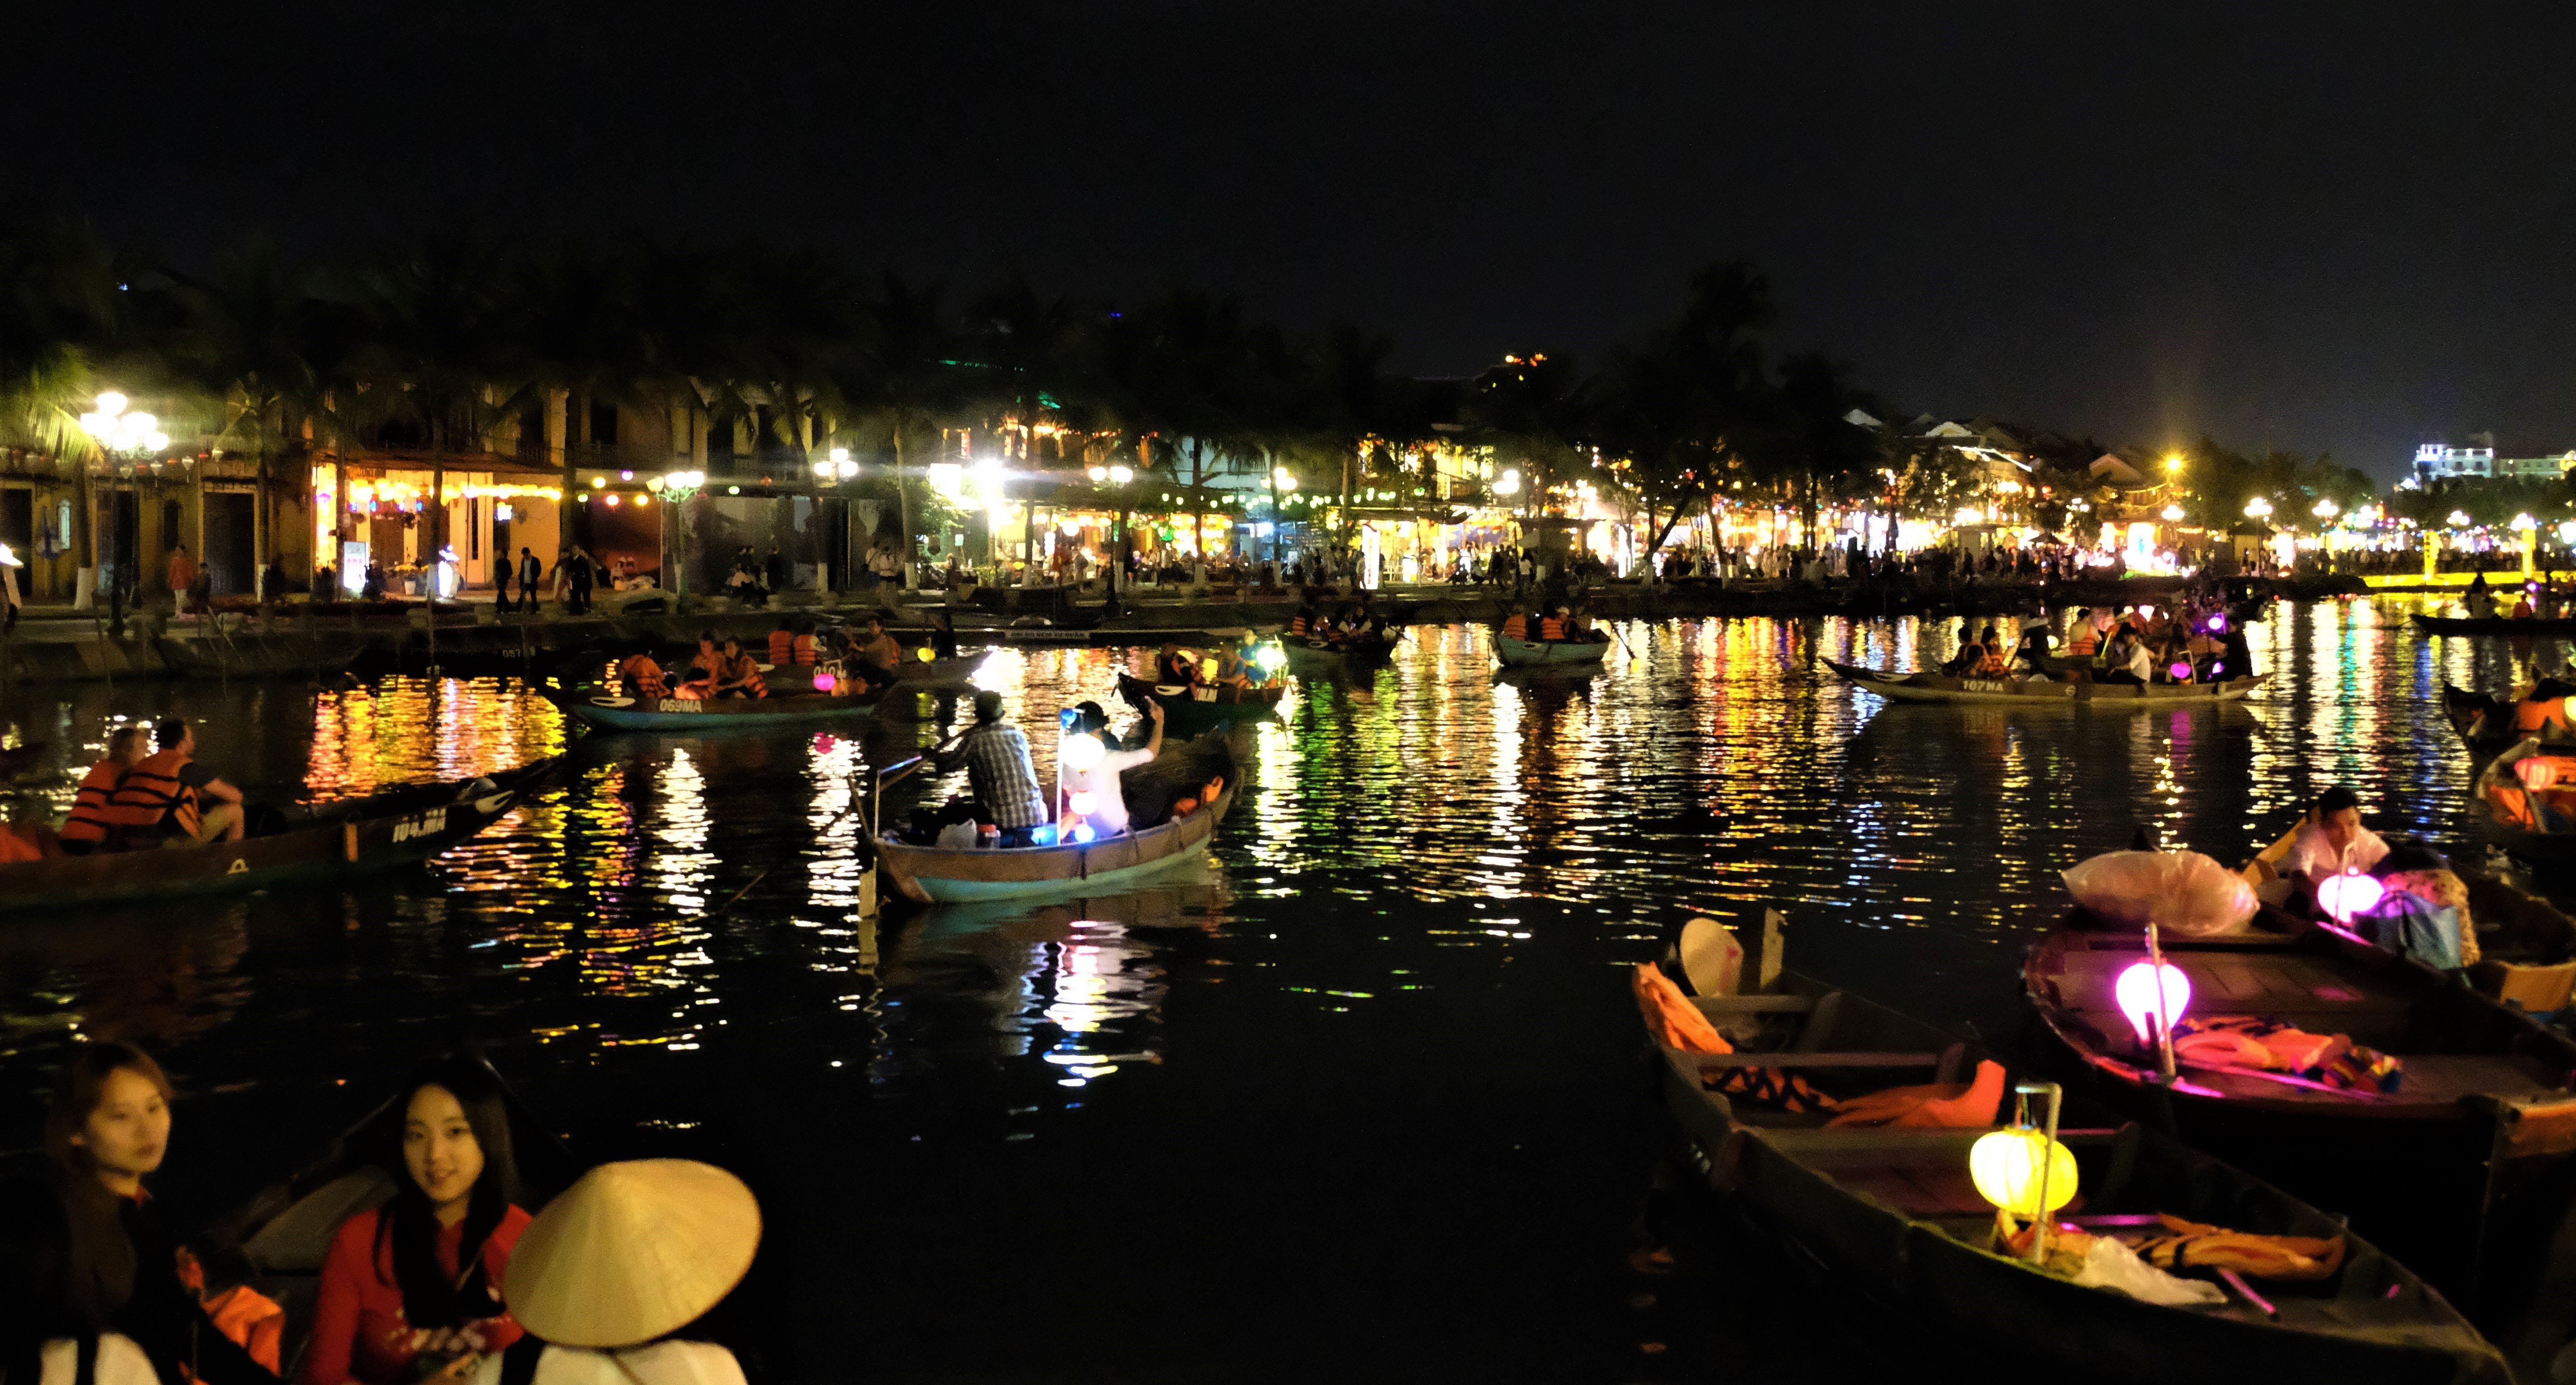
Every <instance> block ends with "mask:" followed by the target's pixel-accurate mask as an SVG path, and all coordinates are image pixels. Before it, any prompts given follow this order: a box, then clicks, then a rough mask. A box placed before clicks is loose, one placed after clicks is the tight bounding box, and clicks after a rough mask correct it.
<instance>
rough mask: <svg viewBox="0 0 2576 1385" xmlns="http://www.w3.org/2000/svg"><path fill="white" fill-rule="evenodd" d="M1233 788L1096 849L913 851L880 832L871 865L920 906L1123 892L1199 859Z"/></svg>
mask: <svg viewBox="0 0 2576 1385" xmlns="http://www.w3.org/2000/svg"><path fill="white" fill-rule="evenodd" d="M909 768H910V766H908V765H906V766H895V767H892V770H890V774H891V775H893V776H894V777H899V776H900V773H902V772H907V771H908V770H909ZM887 782H892V779H891V778H884V779H882V780H881V784H882V783H887ZM1240 787H1241V785H1240V784H1239V783H1238V782H1237V781H1236V780H1235V779H1234V778H1232V777H1228V779H1227V780H1226V784H1225V788H1224V790H1223V791H1222V792H1220V793H1218V794H1217V796H1216V799H1215V801H1214V802H1210V803H1203V804H1201V805H1199V807H1198V808H1197V809H1195V810H1193V811H1192V812H1190V813H1188V814H1187V815H1185V816H1182V817H1179V818H1175V819H1173V820H1172V821H1170V822H1167V823H1164V824H1163V825H1161V826H1160V827H1148V828H1146V829H1145V830H1144V831H1141V832H1134V833H1129V834H1126V835H1123V836H1116V837H1109V838H1105V839H1103V840H1100V841H1096V842H1084V843H1073V842H1068V843H1066V844H1064V845H1062V846H1029V847H1006V848H1001V849H998V850H979V849H974V848H967V849H962V850H961V849H956V848H950V847H936V846H912V845H908V844H906V843H903V842H898V841H896V840H894V839H893V838H892V837H890V836H887V835H885V834H884V833H883V832H879V833H878V835H877V863H878V865H879V866H881V867H882V868H883V869H884V870H885V873H886V878H887V879H888V880H890V881H891V882H892V883H893V884H894V887H895V888H896V889H898V890H900V891H902V892H903V895H904V897H905V898H906V899H910V900H913V901H915V902H917V903H921V904H951V903H972V902H976V901H980V900H991V899H1046V898H1054V897H1059V896H1063V895H1071V894H1097V893H1101V892H1103V891H1108V890H1117V889H1123V888H1126V887H1127V886H1128V885H1130V884H1132V883H1136V882H1141V881H1145V880H1149V879H1151V878H1153V877H1154V876H1157V875H1160V874H1162V873H1163V872H1165V871H1168V870H1170V869H1172V868H1173V867H1175V866H1178V865H1181V864H1183V863H1185V862H1188V861H1194V860H1197V859H1199V858H1200V857H1202V856H1204V855H1206V854H1207V849H1208V843H1209V842H1210V841H1212V840H1213V839H1214V838H1215V837H1216V829H1217V827H1218V825H1219V824H1221V823H1223V822H1224V821H1225V815H1226V810H1227V809H1229V808H1232V807H1233V806H1234V797H1235V793H1236V791H1237V790H1238V789H1239V788H1240Z"/></svg>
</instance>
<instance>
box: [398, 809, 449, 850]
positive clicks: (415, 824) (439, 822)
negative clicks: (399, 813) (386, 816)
mask: <svg viewBox="0 0 2576 1385" xmlns="http://www.w3.org/2000/svg"><path fill="white" fill-rule="evenodd" d="M446 830H447V810H446V809H444V808H432V809H431V810H429V811H428V812H426V813H420V814H417V815H415V816H412V817H407V818H404V819H403V820H401V821H400V822H397V823H395V824H394V840H395V841H398V842H407V841H410V840H411V839H412V838H414V837H426V836H428V835H430V834H431V833H433V832H444V831H446Z"/></svg>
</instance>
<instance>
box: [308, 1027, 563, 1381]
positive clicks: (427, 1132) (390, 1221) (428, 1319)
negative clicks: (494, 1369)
mask: <svg viewBox="0 0 2576 1385" xmlns="http://www.w3.org/2000/svg"><path fill="white" fill-rule="evenodd" d="M398 1109H399V1110H400V1111H401V1113H402V1130H401V1135H402V1162H403V1173H404V1176H403V1177H402V1178H401V1179H400V1183H401V1188H400V1190H399V1191H398V1192H396V1193H395V1194H394V1198H393V1201H392V1202H390V1203H388V1204H386V1205H385V1206H383V1207H380V1208H377V1209H375V1210H373V1211H367V1212H361V1213H359V1214H358V1215H356V1216H354V1217H351V1218H349V1220H347V1221H346V1222H343V1223H342V1224H341V1226H340V1230H339V1233H338V1234H337V1235H335V1236H334V1237H332V1240H331V1253H330V1255H329V1257H328V1258H326V1259H325V1260H324V1261H323V1263H322V1285H321V1298H320V1301H319V1302H318V1303H317V1304H316V1305H315V1308H314V1321H313V1341H312V1345H311V1347H310V1349H309V1350H307V1351H306V1353H305V1356H304V1371H303V1377H302V1378H303V1382H304V1385H350V1382H359V1383H360V1385H398V1382H412V1381H429V1382H435V1383H436V1385H447V1383H448V1382H455V1381H461V1380H464V1379H466V1378H467V1377H468V1376H470V1375H471V1374H472V1373H473V1370H474V1364H475V1362H476V1361H477V1360H479V1359H480V1358H481V1357H482V1356H483V1355H484V1354H485V1353H488V1352H496V1351H499V1350H501V1349H502V1348H503V1347H506V1346H508V1345H510V1343H512V1342H515V1341H517V1340H518V1339H519V1325H518V1324H517V1323H515V1322H513V1321H511V1319H510V1315H509V1313H508V1311H507V1310H505V1309H504V1308H502V1306H501V1282H502V1274H503V1271H504V1270H505V1269H506V1268H507V1266H508V1265H509V1262H510V1248H511V1247H512V1246H514V1245H516V1244H518V1240H519V1232H520V1231H521V1230H522V1229H524V1228H525V1227H526V1226H527V1224H528V1220H529V1218H528V1214H527V1212H526V1211H524V1210H523V1209H521V1208H519V1207H518V1206H516V1205H514V1203H513V1198H514V1197H515V1196H516V1195H517V1177H516V1170H515V1168H514V1166H513V1163H512V1161H511V1157H510V1118H509V1109H508V1107H507V1105H506V1104H505V1103H504V1102H503V1100H502V1097H501V1084H500V1081H499V1079H497V1078H495V1077H494V1076H493V1075H492V1071H491V1069H489V1068H487V1067H485V1066H483V1064H481V1063H480V1062H477V1061H474V1060H472V1059H468V1058H452V1059H449V1060H447V1061H445V1062H443V1063H440V1064H438V1065H436V1066H435V1067H432V1068H431V1069H430V1070H429V1071H427V1072H425V1073H423V1074H421V1075H420V1076H418V1077H416V1078H414V1079H413V1080H412V1081H411V1082H410V1083H408V1084H407V1085H406V1086H405V1088H404V1091H403V1096H402V1104H401V1106H400V1107H399V1108H398Z"/></svg>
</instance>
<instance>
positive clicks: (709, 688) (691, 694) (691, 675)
mask: <svg viewBox="0 0 2576 1385" xmlns="http://www.w3.org/2000/svg"><path fill="white" fill-rule="evenodd" d="M723 669H724V651H723V650H721V649H718V648H717V647H716V632H715V631H713V630H701V631H699V632H698V652H697V653H696V654H694V655H692V656H690V659H689V667H688V669H687V671H686V673H685V674H684V676H682V678H681V679H680V686H679V687H677V688H675V689H673V690H672V692H671V695H672V696H673V697H677V698H683V699H695V698H703V697H711V696H713V695H714V693H715V686H716V676H717V675H718V674H719V673H721V672H722V671H723Z"/></svg>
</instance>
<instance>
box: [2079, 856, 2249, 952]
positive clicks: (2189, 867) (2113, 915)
mask: <svg viewBox="0 0 2576 1385" xmlns="http://www.w3.org/2000/svg"><path fill="white" fill-rule="evenodd" d="M2063 878H2064V879H2065V881H2066V889H2067V892H2068V893H2069V894H2072V895H2074V896H2075V902H2076V903H2078V904H2081V905H2083V906H2084V907H2085V908H2087V909H2090V910H2092V911H2093V912H2094V913H2097V914H2099V915H2101V916H2102V917H2104V918H2106V919H2109V920H2111V921H2112V922H2114V923H2124V924H2127V925H2129V926H2130V927H2132V928H2144V927H2146V926H2147V925H2148V924H2149V923H2153V924H2154V925H2155V926H2156V928H2157V930H2158V931H2160V932H2164V933H2170V934H2172V935H2173V936H2175V937H2177V938H2205V937H2208V936H2210V935H2211V934H2214V933H2226V932H2231V931H2233V930H2236V929H2239V928H2243V927H2244V926H2245V923H2246V920H2248V919H2251V918H2253V917H2254V909H2255V900H2254V887H2253V886H2251V885H2248V884H2246V883H2245V877H2244V876H2241V875H2239V874H2237V873H2236V872H2234V871H2232V870H2229V869H2228V868H2226V867H2225V866H2222V865H2220V864H2218V863H2217V862H2216V861H2213V860H2211V859H2209V858H2208V857H2206V856H2203V855H2201V854H2200V853H2199V852H2197V851H2113V852H2107V853H2105V854H2103V855H2100V856H2096V857H2094V858H2093V859H2091V860H2089V861H2085V862H2082V863H2080V864H2078V865H2077V866H2076V867H2075V868H2074V869H2072V870H2069V871H2067V872H2065V874H2064V876H2063Z"/></svg>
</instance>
